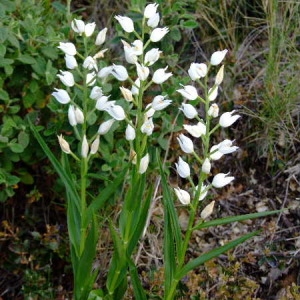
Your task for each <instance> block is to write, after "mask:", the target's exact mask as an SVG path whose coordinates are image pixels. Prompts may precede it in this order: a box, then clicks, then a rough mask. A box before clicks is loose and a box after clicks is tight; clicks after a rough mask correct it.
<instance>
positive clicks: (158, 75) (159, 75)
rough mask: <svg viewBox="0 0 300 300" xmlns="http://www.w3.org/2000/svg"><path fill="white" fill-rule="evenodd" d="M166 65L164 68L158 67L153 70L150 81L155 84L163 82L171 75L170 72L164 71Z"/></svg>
mask: <svg viewBox="0 0 300 300" xmlns="http://www.w3.org/2000/svg"><path fill="white" fill-rule="evenodd" d="M167 68H168V67H165V68H164V69H158V70H156V71H155V72H154V74H153V76H152V81H153V82H154V83H156V84H161V83H163V82H165V81H166V80H167V79H168V78H169V77H171V76H172V75H173V74H172V73H166V70H167Z"/></svg>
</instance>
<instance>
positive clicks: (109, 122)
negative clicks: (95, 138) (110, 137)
mask: <svg viewBox="0 0 300 300" xmlns="http://www.w3.org/2000/svg"><path fill="white" fill-rule="evenodd" d="M114 122H115V119H109V120H107V121H105V122H103V123H102V124H101V125H100V126H99V129H98V133H99V134H100V135H104V134H106V133H107V132H108V131H109V130H110V128H111V126H112V125H113V124H114Z"/></svg>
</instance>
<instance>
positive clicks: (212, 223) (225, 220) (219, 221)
mask: <svg viewBox="0 0 300 300" xmlns="http://www.w3.org/2000/svg"><path fill="white" fill-rule="evenodd" d="M280 212H282V210H273V211H263V212H259V213H253V214H246V215H240V216H232V217H226V218H222V219H217V220H212V221H208V222H203V223H199V224H197V225H196V226H195V227H194V228H193V230H199V229H202V228H208V227H212V226H218V225H225V224H230V223H233V222H241V221H245V220H250V219H255V218H260V217H265V216H269V215H273V214H278V213H280Z"/></svg>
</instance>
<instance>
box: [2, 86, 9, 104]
mask: <svg viewBox="0 0 300 300" xmlns="http://www.w3.org/2000/svg"><path fill="white" fill-rule="evenodd" d="M0 99H1V100H4V101H7V100H9V94H8V93H7V91H5V90H2V89H0Z"/></svg>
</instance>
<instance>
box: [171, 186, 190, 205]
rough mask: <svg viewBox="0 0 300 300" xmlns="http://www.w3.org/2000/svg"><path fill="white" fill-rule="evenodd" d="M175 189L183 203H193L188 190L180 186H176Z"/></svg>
mask: <svg viewBox="0 0 300 300" xmlns="http://www.w3.org/2000/svg"><path fill="white" fill-rule="evenodd" d="M174 191H175V194H176V196H177V198H178V200H179V201H180V202H181V204H183V205H189V204H190V203H191V196H190V194H189V193H188V192H187V191H185V190H182V189H180V188H179V187H177V188H174Z"/></svg>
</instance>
